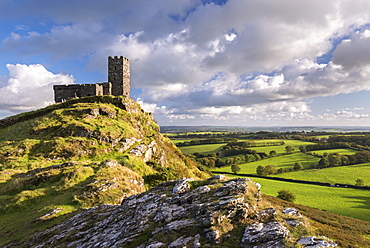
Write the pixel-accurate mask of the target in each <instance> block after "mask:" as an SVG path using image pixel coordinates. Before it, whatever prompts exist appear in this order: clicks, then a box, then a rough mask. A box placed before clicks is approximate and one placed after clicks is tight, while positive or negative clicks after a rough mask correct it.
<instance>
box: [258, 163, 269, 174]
mask: <svg viewBox="0 0 370 248" xmlns="http://www.w3.org/2000/svg"><path fill="white" fill-rule="evenodd" d="M256 172H257V175H259V176H267V170H266V168H265V167H264V166H262V165H259V166H258V167H257V169H256Z"/></svg>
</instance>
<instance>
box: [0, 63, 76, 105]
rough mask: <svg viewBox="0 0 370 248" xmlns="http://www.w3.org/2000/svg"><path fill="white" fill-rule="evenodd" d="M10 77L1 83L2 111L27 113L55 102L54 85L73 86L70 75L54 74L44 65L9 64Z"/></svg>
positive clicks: (0, 99) (5, 77)
mask: <svg viewBox="0 0 370 248" xmlns="http://www.w3.org/2000/svg"><path fill="white" fill-rule="evenodd" d="M6 67H7V69H8V70H9V76H2V77H1V82H0V109H2V110H10V111H15V112H17V111H25V110H32V109H36V108H41V107H45V106H46V105H48V104H51V103H53V102H54V96H53V90H52V89H53V85H55V84H73V83H74V78H73V77H72V76H70V75H64V74H53V73H52V72H50V71H48V70H46V68H45V67H44V66H42V65H39V64H36V65H21V64H16V65H11V64H8V65H7V66H6Z"/></svg>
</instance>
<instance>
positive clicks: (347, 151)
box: [312, 148, 358, 155]
mask: <svg viewBox="0 0 370 248" xmlns="http://www.w3.org/2000/svg"><path fill="white" fill-rule="evenodd" d="M356 152H358V151H356V150H352V149H349V148H346V149H345V148H343V149H330V150H318V151H312V153H316V154H318V155H323V154H324V153H327V154H330V153H338V154H341V155H353V154H355V153H356Z"/></svg>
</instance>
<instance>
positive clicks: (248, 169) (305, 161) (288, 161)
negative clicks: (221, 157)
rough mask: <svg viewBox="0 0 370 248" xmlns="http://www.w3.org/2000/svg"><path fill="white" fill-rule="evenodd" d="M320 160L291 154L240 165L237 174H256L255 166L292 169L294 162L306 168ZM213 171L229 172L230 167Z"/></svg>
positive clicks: (301, 154)
mask: <svg viewBox="0 0 370 248" xmlns="http://www.w3.org/2000/svg"><path fill="white" fill-rule="evenodd" d="M319 160H320V159H319V158H317V157H315V156H312V155H308V154H304V153H293V154H288V155H285V156H277V157H272V158H267V159H263V160H259V161H255V162H251V163H245V164H240V165H239V166H240V168H241V171H240V172H239V173H240V174H256V169H257V166H259V165H262V166H266V165H275V167H276V169H279V168H285V169H290V168H293V166H294V163H295V162H301V163H302V165H303V167H305V168H308V167H309V166H310V164H311V163H317V162H318V161H319ZM213 170H214V171H218V172H231V169H230V167H228V166H227V167H222V168H215V169H213Z"/></svg>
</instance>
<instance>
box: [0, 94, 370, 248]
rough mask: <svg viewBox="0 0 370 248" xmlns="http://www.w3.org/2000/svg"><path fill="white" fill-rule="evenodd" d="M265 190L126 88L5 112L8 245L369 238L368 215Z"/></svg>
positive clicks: (0, 185) (2, 152) (1, 191)
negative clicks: (211, 166)
mask: <svg viewBox="0 0 370 248" xmlns="http://www.w3.org/2000/svg"><path fill="white" fill-rule="evenodd" d="M207 178H208V179H207ZM262 192H263V189H262ZM262 192H261V190H260V185H259V184H258V183H255V182H253V181H252V180H250V179H232V180H231V179H228V178H225V177H223V176H216V177H212V176H211V174H210V173H209V172H208V171H207V169H206V168H205V167H204V166H202V165H200V164H197V163H196V162H195V161H193V160H191V159H189V158H188V157H187V156H185V155H184V154H183V153H182V152H181V151H180V150H179V149H178V148H177V147H176V146H175V145H174V144H173V143H172V141H171V140H169V139H168V138H167V137H165V136H163V135H161V133H160V128H159V126H158V125H157V124H156V122H155V121H154V119H153V117H152V115H151V114H149V113H145V112H144V111H143V110H142V109H141V107H140V105H139V104H137V103H136V102H135V101H133V100H132V99H129V98H126V97H112V96H93V97H86V98H79V99H71V100H68V101H66V102H63V103H58V104H54V105H51V106H49V107H46V108H43V109H40V110H37V111H32V112H28V113H23V114H19V115H16V116H13V117H9V118H6V119H3V120H0V247H67V246H71V247H148V248H149V247H152V248H154V247H207V246H208V247H240V246H241V247H337V245H339V246H340V247H365V246H367V245H369V242H368V240H367V239H366V236H367V235H370V233H369V231H368V230H370V223H368V222H365V221H360V220H355V219H351V218H346V217H343V216H339V215H335V214H331V213H327V212H324V211H320V210H317V209H312V208H308V207H305V206H300V205H296V204H293V203H289V202H286V201H283V200H280V199H277V198H274V197H267V196H265V195H263V194H262ZM323 235H324V236H327V237H329V238H331V239H332V240H330V239H329V238H326V237H322V236H323Z"/></svg>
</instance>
